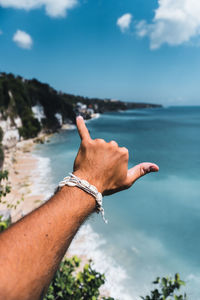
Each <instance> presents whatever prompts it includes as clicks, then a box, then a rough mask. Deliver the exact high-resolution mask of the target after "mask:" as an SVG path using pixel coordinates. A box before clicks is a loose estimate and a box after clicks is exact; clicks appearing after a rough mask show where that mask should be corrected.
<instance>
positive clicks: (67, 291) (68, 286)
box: [44, 256, 114, 300]
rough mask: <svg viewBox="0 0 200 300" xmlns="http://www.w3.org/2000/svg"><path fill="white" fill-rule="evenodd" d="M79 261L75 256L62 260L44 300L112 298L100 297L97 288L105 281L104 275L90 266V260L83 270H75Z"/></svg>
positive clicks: (78, 265)
mask: <svg viewBox="0 0 200 300" xmlns="http://www.w3.org/2000/svg"><path fill="white" fill-rule="evenodd" d="M80 262H81V261H80V259H78V258H77V257H76V256H74V257H72V258H71V259H67V258H65V259H64V260H63V262H62V263H61V265H60V267H59V269H58V271H57V272H56V274H55V276H54V278H53V281H52V283H51V285H50V287H49V289H48V292H47V295H46V296H45V298H44V299H45V300H54V299H57V300H61V299H64V300H97V299H104V300H114V299H113V298H110V297H108V298H106V297H103V298H100V292H99V288H100V287H101V286H102V285H103V284H104V283H105V276H104V275H103V274H100V273H99V272H96V271H95V270H94V269H93V268H92V262H91V261H89V263H88V264H86V265H85V266H84V268H83V271H77V269H79V268H80Z"/></svg>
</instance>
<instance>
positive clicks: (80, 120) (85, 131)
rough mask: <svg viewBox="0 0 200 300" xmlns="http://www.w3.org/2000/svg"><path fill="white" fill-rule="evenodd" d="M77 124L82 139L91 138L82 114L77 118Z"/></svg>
mask: <svg viewBox="0 0 200 300" xmlns="http://www.w3.org/2000/svg"><path fill="white" fill-rule="evenodd" d="M76 126H77V129H78V133H79V135H80V138H81V140H91V137H90V134H89V131H88V129H87V127H86V125H85V122H84V119H83V117H81V116H78V117H77V118H76Z"/></svg>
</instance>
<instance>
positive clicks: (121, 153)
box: [74, 116, 159, 195]
mask: <svg viewBox="0 0 200 300" xmlns="http://www.w3.org/2000/svg"><path fill="white" fill-rule="evenodd" d="M76 123H77V129H78V132H79V135H80V138H81V145H80V148H79V151H78V154H77V157H76V159H75V162H74V174H75V175H77V176H78V177H80V178H81V179H85V180H87V181H88V182H89V183H91V184H93V185H94V186H96V187H97V189H98V191H99V192H101V193H102V194H103V195H111V194H113V193H116V192H119V191H121V190H125V189H127V188H129V187H131V186H132V185H133V183H134V182H135V181H136V180H137V179H139V178H140V177H142V176H144V175H146V174H147V173H150V172H157V171H158V170H159V167H158V166H157V165H156V164H153V163H141V164H139V165H136V166H134V167H133V168H131V169H129V170H128V159H129V153H128V150H127V149H126V148H124V147H122V148H121V147H119V146H118V144H117V143H116V142H115V141H111V142H109V143H106V142H105V141H104V140H102V139H96V140H92V139H91V137H90V134H89V132H88V129H87V127H86V125H85V122H84V120H83V118H82V117H80V116H79V117H77V119H76Z"/></svg>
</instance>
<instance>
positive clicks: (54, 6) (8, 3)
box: [0, 0, 78, 17]
mask: <svg viewBox="0 0 200 300" xmlns="http://www.w3.org/2000/svg"><path fill="white" fill-rule="evenodd" d="M77 3H78V0H0V6H2V7H11V8H16V9H25V10H31V9H37V8H40V7H43V6H44V7H45V10H46V13H47V15H49V16H51V17H65V16H66V13H67V11H68V10H69V9H72V8H73V7H74V6H76V5H77Z"/></svg>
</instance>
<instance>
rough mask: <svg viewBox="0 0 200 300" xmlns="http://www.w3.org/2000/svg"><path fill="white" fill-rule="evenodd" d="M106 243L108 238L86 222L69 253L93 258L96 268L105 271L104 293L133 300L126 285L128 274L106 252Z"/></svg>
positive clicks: (102, 289) (122, 299)
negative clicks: (103, 236) (104, 237)
mask: <svg viewBox="0 0 200 300" xmlns="http://www.w3.org/2000/svg"><path fill="white" fill-rule="evenodd" d="M105 244H106V240H105V239H103V238H102V237H101V236H100V235H99V234H98V233H96V232H95V231H94V230H93V229H92V227H91V225H90V224H86V225H83V226H82V227H81V229H80V230H79V232H78V234H77V235H76V237H75V238H74V240H73V242H72V244H71V246H70V248H69V250H68V254H69V255H77V256H79V257H81V258H86V259H92V261H93V262H94V267H95V269H96V270H97V271H98V272H101V273H104V274H105V277H106V282H105V285H104V286H103V287H102V288H101V292H102V293H103V294H110V296H112V297H114V298H117V299H119V300H120V299H121V300H133V297H132V296H130V295H129V294H128V293H127V291H126V288H125V285H124V283H125V281H126V279H127V278H128V275H127V273H126V271H125V270H124V269H123V268H122V267H121V266H119V265H118V264H117V262H116V261H115V260H114V259H113V258H112V257H111V256H109V255H107V254H106V251H105V250H104V249H103V247H104V246H105Z"/></svg>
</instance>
